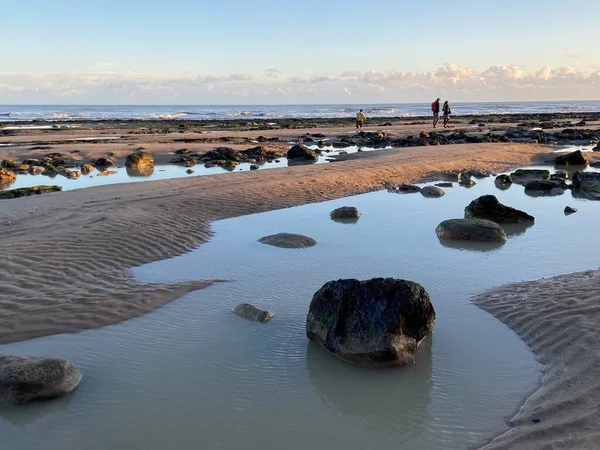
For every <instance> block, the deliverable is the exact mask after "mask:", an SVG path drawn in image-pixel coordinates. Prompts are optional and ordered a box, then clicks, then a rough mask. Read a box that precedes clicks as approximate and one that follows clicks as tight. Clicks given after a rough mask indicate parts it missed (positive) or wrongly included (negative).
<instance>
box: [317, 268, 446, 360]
mask: <svg viewBox="0 0 600 450" xmlns="http://www.w3.org/2000/svg"><path fill="white" fill-rule="evenodd" d="M434 323H435V311H434V309H433V305H432V304H431V302H430V300H429V295H428V294H427V292H426V291H425V289H424V288H423V286H421V285H420V284H418V283H414V282H412V281H406V280H398V279H394V278H374V279H372V280H367V281H359V280H354V279H347V280H337V281H329V282H327V283H326V284H325V285H323V287H321V289H319V290H318V291H317V292H316V293H315V295H314V296H313V299H312V302H311V303H310V309H309V312H308V316H307V317H306V335H307V336H308V339H310V340H311V341H314V342H316V343H317V344H319V345H321V346H322V347H323V348H324V349H325V350H327V351H328V352H330V353H332V354H334V355H335V356H337V357H339V358H341V359H343V360H345V361H348V362H351V363H355V364H359V365H363V366H375V367H378V366H404V365H407V364H411V363H413V362H414V361H415V351H416V349H417V347H418V346H419V343H420V342H421V341H422V340H423V339H424V338H425V337H426V336H428V335H429V334H431V332H432V330H433V325H434Z"/></svg>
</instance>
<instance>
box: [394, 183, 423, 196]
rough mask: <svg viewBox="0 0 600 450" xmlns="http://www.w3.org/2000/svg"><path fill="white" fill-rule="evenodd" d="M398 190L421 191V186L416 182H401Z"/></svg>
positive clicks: (410, 192) (405, 191) (407, 192)
mask: <svg viewBox="0 0 600 450" xmlns="http://www.w3.org/2000/svg"><path fill="white" fill-rule="evenodd" d="M398 192H402V193H404V194H412V193H416V192H421V188H420V187H419V186H416V185H414V184H401V185H400V186H398Z"/></svg>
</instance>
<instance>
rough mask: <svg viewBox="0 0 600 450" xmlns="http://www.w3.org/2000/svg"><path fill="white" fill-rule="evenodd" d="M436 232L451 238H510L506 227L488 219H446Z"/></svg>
mask: <svg viewBox="0 0 600 450" xmlns="http://www.w3.org/2000/svg"><path fill="white" fill-rule="evenodd" d="M435 232H436V234H437V235H438V238H440V239H450V240H461V241H481V242H506V240H507V239H508V238H507V236H506V232H505V231H504V228H502V227H501V226H500V225H498V224H497V223H496V222H492V221H491V220H486V219H450V220H444V221H443V222H442V223H440V224H439V225H438V226H437V228H436V229H435Z"/></svg>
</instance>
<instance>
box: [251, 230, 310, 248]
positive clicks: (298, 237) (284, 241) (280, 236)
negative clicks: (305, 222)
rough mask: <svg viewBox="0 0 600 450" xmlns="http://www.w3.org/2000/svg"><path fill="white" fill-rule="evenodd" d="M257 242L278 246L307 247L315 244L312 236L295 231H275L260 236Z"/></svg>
mask: <svg viewBox="0 0 600 450" xmlns="http://www.w3.org/2000/svg"><path fill="white" fill-rule="evenodd" d="M258 242H260V243H261V244H266V245H272V246H273V247H279V248H307V247H312V246H314V245H317V241H315V240H314V239H313V238H311V237H308V236H304V235H302V234H295V233H277V234H271V235H269V236H264V237H261V238H260V239H259V240H258Z"/></svg>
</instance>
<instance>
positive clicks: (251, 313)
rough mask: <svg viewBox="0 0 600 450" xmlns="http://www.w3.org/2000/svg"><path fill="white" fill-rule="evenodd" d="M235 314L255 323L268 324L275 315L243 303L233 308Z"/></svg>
mask: <svg viewBox="0 0 600 450" xmlns="http://www.w3.org/2000/svg"><path fill="white" fill-rule="evenodd" d="M233 312H234V313H236V314H237V315H238V316H240V317H243V318H244V319H247V320H252V321H254V322H260V323H267V322H268V321H269V320H271V319H272V318H273V316H274V315H275V314H273V313H272V312H271V311H263V310H262V309H258V308H257V307H256V306H253V305H251V304H250V303H242V304H241V305H237V306H236V307H235V308H233Z"/></svg>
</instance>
